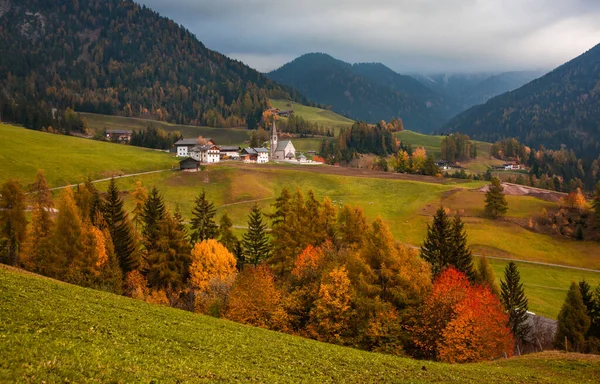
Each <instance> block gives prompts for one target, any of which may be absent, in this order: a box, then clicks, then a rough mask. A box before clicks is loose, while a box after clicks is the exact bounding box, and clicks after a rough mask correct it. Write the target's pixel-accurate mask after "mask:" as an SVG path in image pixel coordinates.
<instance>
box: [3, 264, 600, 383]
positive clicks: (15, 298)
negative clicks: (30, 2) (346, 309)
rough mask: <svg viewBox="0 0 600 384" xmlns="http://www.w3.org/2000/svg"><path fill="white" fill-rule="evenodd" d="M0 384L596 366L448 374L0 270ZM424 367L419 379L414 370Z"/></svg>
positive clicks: (564, 360)
mask: <svg viewBox="0 0 600 384" xmlns="http://www.w3.org/2000/svg"><path fill="white" fill-rule="evenodd" d="M0 291H1V292H2V295H1V296H0V320H1V321H0V339H1V340H2V342H1V343H0V355H1V356H3V359H2V361H1V362H0V381H2V382H42V381H46V382H66V381H69V382H72V381H74V382H86V381H94V382H109V381H119V382H149V381H151V380H155V381H162V382H178V381H179V382H181V381H185V382H231V381H256V382H363V383H365V382H406V381H410V382H417V383H434V382H435V383H438V382H450V381H453V382H456V381H460V382H472V383H481V382H486V383H507V382H536V383H537V382H544V383H546V382H556V383H562V384H564V383H583V382H592V381H594V380H596V379H597V378H598V376H599V375H600V358H599V357H596V356H578V355H566V354H558V353H545V354H540V355H535V356H532V355H530V356H526V357H524V358H517V359H509V360H506V361H499V362H490V363H479V364H468V365H447V364H439V363H432V362H424V361H416V360H412V359H407V358H396V357H393V356H386V355H381V354H376V353H369V352H363V351H358V350H354V349H350V348H343V347H338V346H334V345H328V344H324V343H319V342H315V341H312V340H305V339H302V338H299V337H293V336H289V335H284V334H279V333H276V332H271V331H266V330H262V329H258V328H252V327H247V326H243V325H239V324H235V323H232V322H228V321H223V320H219V319H213V318H210V317H205V316H199V315H195V314H192V313H188V312H184V311H180V310H175V309H171V308H166V307H160V306H155V305H150V304H146V303H143V302H139V301H135V300H132V299H128V298H124V297H119V296H116V295H112V294H108V293H104V292H99V291H93V290H89V289H84V288H80V287H76V286H72V285H68V284H64V283H59V282H55V281H52V280H49V279H46V278H41V277H38V276H35V275H30V274H26V273H22V272H20V271H15V270H11V269H7V268H5V267H1V266H0ZM423 366H425V367H426V370H422V368H421V367H423Z"/></svg>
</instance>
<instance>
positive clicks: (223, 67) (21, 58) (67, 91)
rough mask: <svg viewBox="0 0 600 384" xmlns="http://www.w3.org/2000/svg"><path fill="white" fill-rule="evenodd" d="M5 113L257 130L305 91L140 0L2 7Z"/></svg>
mask: <svg viewBox="0 0 600 384" xmlns="http://www.w3.org/2000/svg"><path fill="white" fill-rule="evenodd" d="M0 52H2V54H0V113H1V114H2V116H3V118H5V119H10V118H12V119H13V121H17V122H20V123H23V124H25V125H26V126H29V127H34V128H36V129H40V128H41V126H48V125H49V124H50V123H51V118H50V110H51V109H52V108H58V109H60V110H62V109H65V108H67V107H70V108H74V109H76V110H78V111H82V112H94V113H102V114H109V115H124V116H134V117H145V118H154V119H158V120H163V121H169V122H173V123H179V124H192V125H208V126H213V127H226V126H240V125H246V124H247V125H248V126H250V127H253V126H255V125H256V123H257V122H258V120H259V119H260V117H261V114H262V111H263V110H264V109H266V108H267V106H268V100H269V98H270V97H274V98H285V99H293V100H295V101H299V102H303V103H306V102H307V100H306V99H305V98H304V97H303V96H302V95H300V94H298V93H297V92H296V91H294V90H292V89H290V88H288V87H284V86H280V85H278V84H275V83H274V82H273V81H271V80H270V79H268V78H267V77H265V76H264V75H263V74H261V73H259V72H257V71H256V70H254V69H251V68H250V67H248V66H246V65H245V64H243V63H241V62H239V61H235V60H231V59H229V58H227V57H226V56H224V55H222V54H220V53H218V52H215V51H212V50H210V49H208V48H206V47H205V46H204V45H203V44H202V43H201V42H200V41H198V39H197V38H196V37H195V36H194V35H193V34H192V33H190V32H189V31H188V30H186V29H185V28H183V27H181V26H180V25H178V24H177V23H175V22H173V21H172V20H169V19H167V18H165V17H162V16H160V15H159V14H158V13H156V12H154V11H152V10H150V9H149V8H147V7H145V6H141V5H139V4H137V3H134V2H133V1H131V0H19V1H17V0H0Z"/></svg>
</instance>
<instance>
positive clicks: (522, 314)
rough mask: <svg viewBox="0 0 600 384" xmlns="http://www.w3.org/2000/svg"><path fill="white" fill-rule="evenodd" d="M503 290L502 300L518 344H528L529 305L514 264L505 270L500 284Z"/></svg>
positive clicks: (529, 328)
mask: <svg viewBox="0 0 600 384" xmlns="http://www.w3.org/2000/svg"><path fill="white" fill-rule="evenodd" d="M500 287H501V289H502V292H501V295H500V300H501V302H502V305H503V306H504V309H505V310H506V311H507V312H508V326H509V328H510V330H511V331H512V333H513V336H514V338H515V341H516V342H517V343H518V344H522V343H525V342H527V339H528V336H529V333H530V331H531V325H530V324H529V322H528V320H529V315H528V314H527V311H528V310H529V304H528V300H527V296H525V289H524V288H523V283H521V275H520V274H519V270H518V269H517V265H516V264H515V263H514V262H512V261H511V262H510V263H508V265H507V266H506V268H505V269H504V280H502V281H501V282H500Z"/></svg>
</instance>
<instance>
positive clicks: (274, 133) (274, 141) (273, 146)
mask: <svg viewBox="0 0 600 384" xmlns="http://www.w3.org/2000/svg"><path fill="white" fill-rule="evenodd" d="M277 136H278V135H277V127H276V126H275V121H273V125H272V127H271V159H274V158H275V151H276V150H277V140H278V137H277Z"/></svg>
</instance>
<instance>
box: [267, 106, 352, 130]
mask: <svg viewBox="0 0 600 384" xmlns="http://www.w3.org/2000/svg"><path fill="white" fill-rule="evenodd" d="M271 106H272V107H273V108H278V109H280V110H289V109H292V110H293V111H294V113H295V114H296V115H297V116H300V117H302V118H303V119H305V120H308V121H310V122H313V123H316V124H319V125H321V126H324V127H331V128H334V129H336V128H337V129H339V128H342V127H349V126H351V125H352V124H354V120H352V119H349V118H347V117H344V116H342V115H338V114H337V113H335V112H332V111H328V110H325V109H320V108H315V107H308V106H306V105H302V104H299V103H295V102H293V101H289V100H277V99H271ZM282 119H285V118H282Z"/></svg>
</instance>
